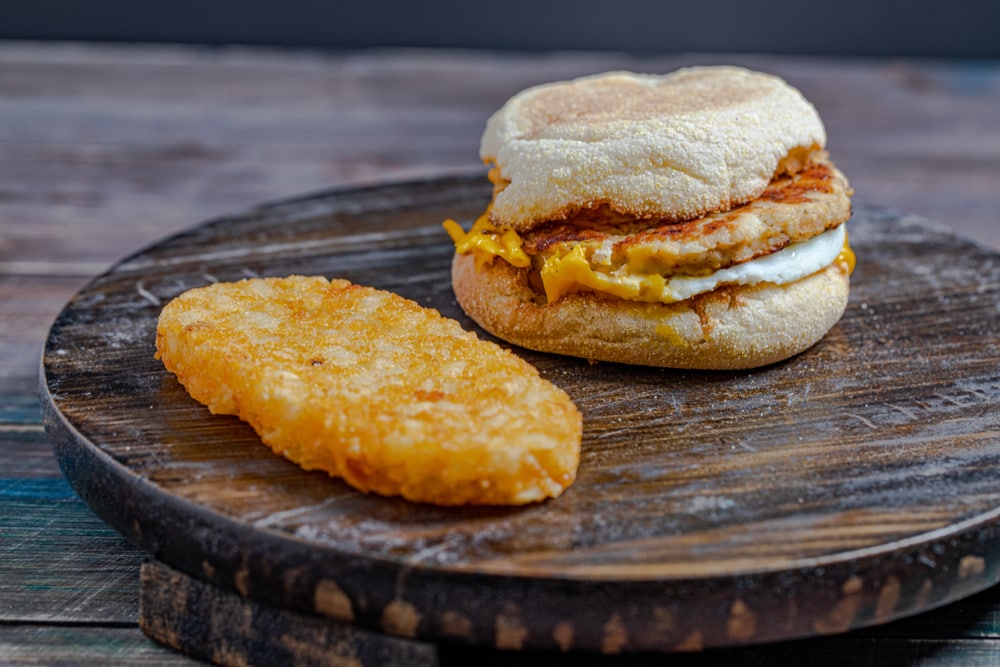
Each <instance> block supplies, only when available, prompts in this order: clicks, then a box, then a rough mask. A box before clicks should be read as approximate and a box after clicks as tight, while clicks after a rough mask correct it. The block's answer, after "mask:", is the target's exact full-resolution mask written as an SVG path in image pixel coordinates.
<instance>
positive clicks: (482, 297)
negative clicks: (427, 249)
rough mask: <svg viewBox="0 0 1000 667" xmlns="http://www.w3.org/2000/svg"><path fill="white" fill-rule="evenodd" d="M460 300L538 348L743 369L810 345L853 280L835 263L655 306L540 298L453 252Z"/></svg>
mask: <svg viewBox="0 0 1000 667" xmlns="http://www.w3.org/2000/svg"><path fill="white" fill-rule="evenodd" d="M452 285H453V288H454V291H455V296H456V297H457V299H458V302H459V304H460V305H461V306H462V308H463V309H464V310H465V312H466V313H468V314H469V316H470V317H472V318H473V319H474V320H475V321H476V322H478V323H479V325H480V326H482V327H483V328H484V329H486V330H487V331H489V332H490V333H492V334H494V335H496V336H498V337H500V338H502V339H504V340H506V341H509V342H511V343H514V344H516V345H520V346H522V347H526V348H529V349H533V350H539V351H543V352H554V353H558V354H566V355H570V356H575V357H583V358H587V359H595V360H600V361H614V362H621V363H627V364H638V365H645V366H663V367H669V368H692V369H720V370H721V369H744V368H754V367H757V366H763V365H766V364H770V363H774V362H776V361H780V360H782V359H787V358H788V357H791V356H793V355H795V354H798V353H799V352H802V351H803V350H805V349H807V348H809V347H811V346H812V345H813V344H815V343H816V342H817V341H819V340H820V338H822V337H823V336H824V335H825V334H826V333H827V331H829V329H830V328H831V327H832V326H833V325H834V324H835V323H836V322H837V320H838V319H840V316H841V315H842V314H843V312H844V308H845V307H846V305H847V295H848V288H849V278H848V274H847V272H846V271H845V270H844V268H843V267H841V266H840V265H839V264H837V263H834V264H833V265H831V266H830V267H828V268H826V269H824V270H823V271H820V272H818V273H815V274H812V275H811V276H808V277H806V278H803V279H801V280H798V281H796V282H794V283H790V284H788V285H783V286H777V285H772V284H761V285H756V286H750V287H723V288H720V289H717V290H715V291H712V292H708V293H706V294H702V295H699V296H697V297H693V298H691V299H688V300H686V301H682V302H677V303H672V304H660V303H641V302H635V301H626V300H624V299H615V298H605V297H602V296H599V295H596V294H592V293H574V294H569V295H566V296H565V297H563V298H562V299H560V300H559V301H556V302H554V303H549V304H542V303H539V300H538V299H537V294H536V293H535V292H534V291H533V290H532V289H531V288H530V286H529V285H528V271H527V270H526V269H517V268H514V267H512V266H510V265H509V264H507V263H506V262H503V261H499V260H496V261H493V262H492V263H491V264H489V265H486V266H484V267H483V268H482V269H481V270H477V269H476V267H475V260H474V258H473V257H471V256H469V255H458V254H456V255H455V258H454V261H453V264H452Z"/></svg>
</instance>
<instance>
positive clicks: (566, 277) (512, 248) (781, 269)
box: [444, 214, 855, 303]
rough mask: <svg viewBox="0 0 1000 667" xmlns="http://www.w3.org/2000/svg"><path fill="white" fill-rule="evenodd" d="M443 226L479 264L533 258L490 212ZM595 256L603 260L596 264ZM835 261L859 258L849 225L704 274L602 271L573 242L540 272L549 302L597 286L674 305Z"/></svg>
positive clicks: (792, 276) (521, 263)
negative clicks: (469, 223) (467, 223)
mask: <svg viewBox="0 0 1000 667" xmlns="http://www.w3.org/2000/svg"><path fill="white" fill-rule="evenodd" d="M444 227H445V229H446V230H448V234H449V235H450V236H451V238H452V240H453V241H454V242H455V249H456V251H457V252H459V253H470V252H471V253H473V254H474V255H475V257H476V266H477V267H482V266H483V265H484V264H488V263H489V262H491V261H492V260H493V258H494V257H500V258H502V259H504V260H506V261H507V262H510V263H511V264H513V265H514V266H517V267H521V268H525V267H528V266H530V265H531V259H530V258H529V257H528V255H527V254H526V253H525V252H524V250H523V249H522V248H521V238H520V237H519V236H518V234H517V232H515V231H513V230H511V229H506V230H504V229H499V228H497V227H495V226H494V225H493V224H492V223H490V222H489V218H488V216H487V214H484V215H482V216H480V217H479V219H477V220H476V223H475V224H474V225H473V227H472V229H471V230H469V232H468V233H466V232H463V231H462V228H461V227H460V226H459V225H458V223H456V222H455V221H454V220H447V221H445V223H444ZM594 260H596V263H597V264H598V266H597V267H595V266H594ZM834 262H836V263H837V264H838V265H839V266H841V268H842V269H843V270H844V271H845V272H846V273H848V274H850V273H851V272H852V271H853V270H854V263H855V257H854V252H853V251H852V250H851V248H850V246H849V245H848V242H847V230H846V226H845V225H840V226H839V227H836V228H835V229H831V230H829V231H826V232H824V233H822V234H820V235H819V236H815V237H813V238H811V239H808V240H806V241H802V242H800V243H793V244H792V245H789V246H787V247H785V248H782V249H781V250H779V251H777V252H773V253H771V254H769V255H765V256H763V257H758V258H757V259H753V260H750V261H749V262H744V263H743V264H737V265H735V266H730V267H727V268H725V269H720V270H718V271H715V272H714V273H711V274H708V275H704V276H683V275H681V276H663V275H660V274H657V273H642V272H637V271H635V270H634V269H633V267H631V266H630V265H625V266H622V267H620V268H618V269H616V270H614V271H606V270H605V271H602V270H600V268H601V267H600V265H601V264H604V262H602V261H601V257H599V256H597V253H595V256H594V257H592V258H590V259H588V258H587V256H586V253H585V252H584V248H583V246H573V247H572V248H571V249H570V250H568V251H567V252H565V253H563V254H561V255H553V256H550V257H547V258H546V259H545V262H544V264H543V266H542V268H541V271H540V274H541V279H542V286H543V288H544V290H545V296H546V298H547V299H548V300H549V302H553V301H557V300H558V299H560V298H562V297H563V296H564V295H566V294H568V293H570V292H574V291H578V290H581V289H582V290H593V291H596V292H600V293H603V294H608V295H611V296H616V297H619V298H622V299H628V300H631V301H647V302H654V303H657V302H658V303H673V302H676V301H683V300H685V299H690V298H691V297H693V296H696V295H698V294H703V293H705V292H710V291H712V290H714V289H716V288H718V287H720V286H722V285H755V284H757V283H765V282H766V283H773V284H777V285H784V284H787V283H791V282H794V281H796V280H799V279H801V278H805V277H806V276H808V275H811V274H813V273H815V272H817V271H819V270H821V269H823V268H825V267H827V266H829V265H830V264H832V263H834Z"/></svg>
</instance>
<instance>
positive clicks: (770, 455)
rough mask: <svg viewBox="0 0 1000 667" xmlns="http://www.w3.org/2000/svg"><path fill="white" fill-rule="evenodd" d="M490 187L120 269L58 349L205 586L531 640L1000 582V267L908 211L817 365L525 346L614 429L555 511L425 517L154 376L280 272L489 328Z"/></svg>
mask: <svg viewBox="0 0 1000 667" xmlns="http://www.w3.org/2000/svg"><path fill="white" fill-rule="evenodd" d="M489 194H490V185H489V183H487V182H486V181H485V179H484V178H482V177H480V176H478V175H477V176H476V177H455V178H450V179H440V180H433V181H426V182H415V183H405V184H397V185H388V186H380V187H374V188H368V189H361V190H350V191H336V192H331V193H324V194H321V195H317V196H312V197H308V198H303V199H298V200H293V201H287V202H279V203H277V204H273V205H267V206H263V207H260V208H258V209H256V210H253V211H251V212H250V213H248V214H245V215H240V216H235V217H231V218H225V219H221V220H216V221H213V222H211V223H207V224H204V225H202V226H199V227H197V228H195V229H192V230H191V231H189V232H187V233H184V234H181V235H179V236H176V237H173V238H171V239H168V240H166V241H164V242H162V243H159V244H157V245H155V246H153V247H150V248H148V249H147V250H144V251H142V252H140V253H138V254H136V255H134V256H132V257H129V258H127V259H125V260H124V261H122V262H121V263H119V264H118V265H116V266H115V267H114V268H112V269H111V270H110V271H108V272H107V273H106V274H105V275H103V276H100V277H98V278H97V279H95V280H94V281H93V282H92V283H91V284H90V285H89V286H87V287H86V288H85V289H83V290H82V291H81V292H80V293H79V294H78V295H77V296H76V297H75V298H74V299H73V300H72V301H71V302H70V303H69V304H68V305H67V306H66V308H65V310H64V311H63V312H62V313H61V314H60V315H59V317H58V319H57V320H56V322H55V323H54V325H53V327H52V330H51V332H50V335H49V338H48V341H47V344H46V347H45V351H44V357H43V368H42V379H41V393H42V403H43V410H44V413H45V421H46V425H47V428H48V429H49V431H50V433H51V434H52V436H53V442H54V449H55V452H56V455H57V457H58V459H59V461H60V463H61V465H62V466H63V470H64V471H65V474H66V476H67V478H68V479H69V480H70V482H71V483H72V485H73V486H74V488H76V490H77V491H78V492H79V493H80V495H81V496H82V497H83V498H84V500H85V501H86V502H87V503H88V504H89V505H90V506H91V507H92V508H93V510H94V511H95V512H96V513H97V514H98V515H99V516H101V517H102V518H103V519H104V520H106V521H107V522H109V523H110V524H112V525H113V526H115V527H116V528H117V529H118V530H120V531H121V532H122V533H124V534H125V535H126V536H127V537H128V538H129V539H130V540H132V541H134V542H135V543H136V544H138V545H140V546H141V547H142V548H143V549H145V550H146V551H148V552H149V553H150V554H151V555H152V556H153V557H154V558H156V559H158V560H160V561H162V562H164V563H166V564H168V565H170V566H171V567H173V568H176V569H177V570H179V571H181V572H183V573H186V574H187V575H189V576H192V577H196V578H198V579H201V580H203V581H205V582H207V583H210V584H213V585H215V586H219V587H222V588H223V589H226V590H233V591H236V592H238V593H239V594H241V595H243V596H246V597H248V598H250V599H252V600H259V601H261V602H264V603H267V604H270V605H274V606H276V607H277V608H280V609H288V610H291V611H295V612H306V613H313V614H319V615H321V616H328V617H331V618H335V619H339V620H347V621H350V622H351V623H354V624H356V625H357V626H359V627H361V628H367V629H375V630H378V631H384V632H386V633H389V634H393V635H399V636H404V637H413V638H425V639H429V640H447V641H452V640H453V641H458V642H470V643H474V644H479V645H487V646H493V645H495V646H498V647H501V648H534V647H538V648H546V647H548V648H558V649H561V650H575V649H586V650H602V651H606V652H616V651H628V650H654V651H670V650H692V649H699V648H704V647H712V646H725V645H742V644H749V643H755V642H764V641H772V640H777V639H783V638H791V637H804V636H812V635H817V634H824V633H835V632H841V631H845V630H848V629H850V628H855V627H861V626H865V625H870V624H874V623H879V622H884V621H888V620H890V619H893V618H898V617H901V616H905V615H909V614H913V613H916V612H919V611H921V610H925V609H929V608H931V607H933V606H937V605H940V604H944V603H946V602H949V601H951V600H955V599H958V598H960V597H962V596H965V595H968V594H971V593H973V592H975V591H978V590H981V589H983V588H985V587H987V586H989V585H991V584H993V583H994V582H996V581H997V575H998V572H1000V532H998V524H997V515H998V512H1000V419H998V417H997V410H996V405H997V403H998V402H1000V343H998V332H1000V307H998V304H1000V256H998V255H997V254H996V253H994V252H992V251H989V250H986V249H983V248H981V247H977V246H975V245H973V244H971V243H969V242H967V241H964V240H961V239H958V238H955V237H954V236H952V235H950V234H949V233H947V232H944V231H941V230H938V229H936V228H934V227H932V226H931V225H929V224H928V223H926V222H925V221H922V220H919V219H914V218H911V217H907V216H904V215H900V214H897V213H894V212H891V211H885V210H881V209H877V208H871V207H864V206H860V207H858V208H857V210H856V212H855V216H854V218H853V220H852V221H851V223H850V227H849V229H850V233H851V239H852V245H853V246H854V248H855V249H856V251H857V255H858V269H857V271H856V273H855V274H854V278H853V289H852V294H851V301H850V305H849V307H848V309H847V312H846V314H845V315H844V317H843V319H842V320H841V321H840V323H839V324H837V326H836V327H834V329H833V330H832V331H831V332H830V333H829V334H828V335H827V336H826V338H825V339H823V340H822V341H821V342H820V343H819V344H818V345H816V346H815V347H814V348H812V349H810V350H808V351H807V352H805V353H803V354H801V355H799V356H798V357H796V358H794V359H791V360H789V361H787V362H783V363H780V364H776V365H774V366H770V367H767V368H763V369H759V370H756V371H752V372H691V371H672V370H664V369H651V368H641V367H627V366H622V365H616V364H607V363H598V364H590V363H587V362H586V361H583V360H578V359H572V358H563V357H557V356H553V355H546V354H540V353H534V352H529V351H525V350H520V349H516V350H515V351H516V352H517V353H518V354H521V355H523V356H524V357H525V358H526V359H528V360H529V361H530V362H531V363H533V364H535V365H536V366H537V367H538V368H539V369H540V371H541V373H542V374H543V375H544V376H545V377H547V378H549V379H551V380H552V381H553V382H555V383H556V384H558V385H560V386H561V387H563V388H565V390H566V391H567V392H568V393H569V394H570V395H571V396H572V398H573V399H574V400H575V402H576V403H577V405H578V406H579V408H580V410H581V411H582V412H583V415H584V441H583V454H582V461H581V464H580V470H579V476H578V479H577V481H576V483H575V484H574V485H573V486H572V487H571V488H570V489H569V490H568V491H567V492H566V493H565V494H564V495H563V496H562V497H560V498H558V499H556V500H552V501H549V502H545V503H540V504H535V505H531V506H528V507H521V508H515V509H506V508H437V507H431V506H423V505H416V504H411V503H408V502H405V501H403V500H399V499H394V498H381V497H377V496H366V495H363V494H361V493H358V492H356V491H354V490H352V489H350V488H349V487H347V486H346V485H345V484H343V483H342V482H340V481H339V480H336V479H331V478H329V477H327V476H325V475H323V474H316V473H306V472H303V471H301V470H300V469H299V468H297V467H296V466H295V465H293V464H291V463H289V462H287V461H285V460H284V459H282V458H280V457H277V456H274V455H273V454H272V453H271V452H270V450H268V449H267V448H266V447H264V446H262V445H261V444H260V442H259V441H258V439H257V437H256V436H255V434H254V433H253V432H252V430H251V429H250V428H249V427H247V426H246V425H244V424H243V423H241V422H239V421H238V420H236V419H235V418H230V417H218V416H211V415H210V414H209V413H208V411H207V410H206V409H205V408H203V407H202V406H201V405H199V404H197V403H195V402H194V401H193V400H191V399H190V398H189V397H188V396H187V394H186V393H185V392H184V390H183V389H182V388H181V387H180V386H179V385H178V384H177V382H176V381H175V379H174V378H173V376H171V375H170V374H168V373H167V372H165V370H164V369H163V367H162V366H161V365H160V363H159V362H157V361H155V360H154V359H153V351H154V332H155V325H156V318H157V316H158V314H159V311H160V308H161V306H162V305H163V304H164V303H166V302H167V301H168V300H169V299H171V298H172V297H174V296H176V295H178V294H180V293H181V292H182V291H184V290H187V289H189V288H192V287H196V286H200V285H204V284H207V283H209V282H212V281H216V280H224V281H229V280H236V279H240V278H244V277H247V276H257V275H286V274H292V273H299V274H322V275H326V276H330V277H342V278H347V279H349V280H352V281H354V282H357V283H360V284H365V285H372V286H375V287H379V288H383V289H387V290H392V291H395V292H398V293H400V294H402V295H404V296H406V297H409V298H411V299H414V300H416V301H417V302H419V303H420V304H422V305H425V306H430V307H434V308H437V309H439V310H440V311H441V312H442V313H443V314H445V315H447V316H449V317H453V318H456V319H458V320H460V321H461V322H462V323H463V325H464V326H466V327H467V328H475V326H474V325H473V324H472V322H471V321H470V320H469V319H468V318H467V317H465V315H464V314H463V313H462V312H461V310H460V309H459V308H458V306H457V305H456V304H455V301H454V297H453V295H452V292H451V286H450V282H449V266H450V260H451V255H452V246H451V244H450V242H449V240H448V238H447V236H446V234H445V233H444V231H443V230H442V229H441V226H440V223H441V221H442V220H443V219H444V218H446V217H455V218H456V219H458V220H460V221H465V222H468V221H469V220H471V219H472V218H474V217H475V216H476V215H478V214H479V213H480V211H481V210H482V209H483V207H484V206H485V205H486V203H487V201H488V199H489ZM479 333H480V334H481V335H482V336H483V337H488V336H487V335H486V334H485V333H483V332H481V331H480V332H479Z"/></svg>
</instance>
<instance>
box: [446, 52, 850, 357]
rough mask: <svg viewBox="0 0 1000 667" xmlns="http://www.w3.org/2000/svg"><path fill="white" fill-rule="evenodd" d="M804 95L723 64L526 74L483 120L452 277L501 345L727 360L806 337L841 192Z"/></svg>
mask: <svg viewBox="0 0 1000 667" xmlns="http://www.w3.org/2000/svg"><path fill="white" fill-rule="evenodd" d="M825 145H826V133H825V129H824V127H823V124H822V121H821V120H820V117H819V115H818V114H817V112H816V109H815V108H814V107H813V106H812V104H810V103H809V102H808V101H807V100H806V99H805V98H804V97H803V96H802V94H801V93H800V92H799V91H797V90H795V89H794V88H792V87H791V86H789V85H788V84H787V83H785V82H784V81H782V80H781V79H779V78H777V77H774V76H771V75H767V74H762V73H758V72H753V71H749V70H745V69H740V68H735V67H699V68H689V69H683V70H679V71H677V72H674V73H672V74H668V75H664V76H656V75H641V74H633V73H627V72H612V73H607V74H602V75H597V76H592V77H585V78H581V79H576V80H573V81H568V82H559V83H553V84H546V85H541V86H537V87H534V88H529V89H528V90H525V91H523V92H521V93H519V94H517V95H515V96H514V97H513V98H511V99H510V100H509V101H508V102H507V103H506V104H505V105H504V106H503V107H502V108H501V109H500V110H499V111H497V112H496V113H495V114H494V115H493V116H492V117H491V118H490V119H489V121H488V123H487V126H486V130H485V132H484V134H483V137H482V141H481V147H480V156H481V157H482V159H483V160H484V161H485V162H486V163H487V164H488V165H489V166H490V170H489V178H490V180H491V181H492V183H493V186H494V188H493V199H492V202H491V203H490V205H489V207H488V209H487V210H486V212H485V213H484V214H483V215H482V216H481V217H480V218H479V219H478V220H476V221H475V223H474V224H473V225H472V227H471V229H469V230H468V231H466V230H464V229H463V228H462V227H461V226H460V225H459V224H458V223H456V222H455V221H453V220H448V221H446V222H445V228H446V229H447V230H448V233H449V234H450V235H451V237H452V240H453V241H454V243H455V246H456V253H455V257H454V260H453V264H452V284H453V288H454V292H455V295H456V298H457V300H458V302H459V304H460V305H461V306H462V308H463V309H464V310H465V312H466V313H467V314H468V315H469V316H470V317H471V318H472V319H473V320H475V321H476V322H477V323H478V324H479V325H480V326H482V327H483V328H484V329H486V330H487V331H489V332H490V333H492V334H494V335H496V336H497V337H499V338H501V339H504V340H506V341H508V342H511V343H514V344H517V345H520V346H523V347H527V348H530V349H534V350H540V351H545V352H555V353H560V354H566V355H572V356H577V357H584V358H588V359H592V360H604V361H615V362H623V363H630V364H642V365H651V366H665V367H674V368H701V369H741V368H752V367H756V366H762V365H765V364H769V363H773V362H776V361H779V360H782V359H786V358H788V357H791V356H793V355H795V354H797V353H799V352H801V351H803V350H805V349H807V348H808V347H810V346H812V345H813V344H815V343H816V342H817V341H819V340H820V339H821V338H822V337H823V336H824V335H825V334H826V333H827V332H828V331H829V330H830V328H832V327H833V326H834V324H835V323H836V322H837V321H838V319H839V318H840V317H841V315H842V314H843V312H844V309H845V307H846V304H847V297H848V289H849V277H850V274H851V272H852V270H853V266H854V255H853V253H852V252H851V250H850V248H849V246H848V243H847V231H846V225H845V223H846V222H847V220H848V219H849V218H850V215H851V200H850V198H851V195H852V191H851V188H850V186H849V184H848V182H847V179H846V178H845V177H844V175H843V174H842V173H840V171H838V170H837V168H836V167H835V166H834V164H833V162H832V161H831V159H830V157H829V154H828V153H827V152H826V150H825Z"/></svg>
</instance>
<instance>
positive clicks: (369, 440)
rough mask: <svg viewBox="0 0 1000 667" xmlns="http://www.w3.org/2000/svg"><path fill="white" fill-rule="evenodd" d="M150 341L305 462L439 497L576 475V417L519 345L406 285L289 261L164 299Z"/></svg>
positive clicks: (484, 497) (216, 406) (518, 500)
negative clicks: (330, 274) (303, 271)
mask: <svg viewBox="0 0 1000 667" xmlns="http://www.w3.org/2000/svg"><path fill="white" fill-rule="evenodd" d="M156 346H157V356H158V357H159V358H160V359H161V360H162V361H163V364H164V365H165V366H166V368H167V369H168V370H170V371H171V372H172V373H174V374H175V375H176V376H177V378H178V380H179V381H180V382H181V384H183V385H184V387H185V388H186V389H187V390H188V392H189V393H190V394H191V396H192V397H193V398H195V399H196V400H198V401H200V402H202V403H204V404H205V405H207V406H208V407H209V408H210V409H211V411H212V412H214V413H223V414H233V415H237V416H239V417H240V418H241V419H243V420H245V421H247V422H248V423H249V424H250V425H251V426H252V427H253V428H254V430H256V431H257V433H258V434H259V435H260V436H261V440H262V441H263V442H264V443H265V444H267V445H268V446H270V447H271V448H272V449H273V450H274V451H275V452H276V453H278V454H281V455H283V456H285V457H287V458H288V459H290V460H291V461H294V462H295V463H297V464H299V465H300V466H302V467H303V468H305V469H307V470H324V471H326V472H328V473H330V474H331V475H336V476H338V477H342V478H343V479H344V480H345V481H346V482H347V483H349V484H350V485H352V486H353V487H355V488H357V489H360V490H362V491H374V492H376V493H380V494H383V495H401V496H403V497H404V498H407V499H409V500H414V501H418V502H430V503H437V504H441V505H459V504H464V503H470V504H514V505H518V504H523V503H527V502H533V501H538V500H541V499H543V498H545V497H548V496H557V495H559V494H560V493H561V492H562V491H563V489H565V488H566V487H567V486H568V485H569V484H570V483H571V482H572V481H573V479H574V477H575V475H576V467H577V464H578V461H579V448H580V438H581V433H582V420H581V416H580V413H579V411H578V410H577V409H576V407H575V406H574V405H573V403H572V402H571V401H570V399H569V397H568V396H567V395H566V393H565V392H563V391H562V390H561V389H559V388H557V387H556V386H554V385H553V384H552V383H550V382H548V381H547V380H545V379H543V378H541V377H540V376H539V375H538V371H537V370H536V369H535V368H533V367H532V366H531V365H530V364H528V363H527V362H525V361H524V360H523V359H521V358H519V357H517V356H516V355H514V354H512V353H510V352H509V351H507V350H504V349H503V348H501V347H499V346H497V345H494V344H492V343H488V342H486V341H482V340H479V339H478V338H476V336H475V335H474V334H472V333H471V332H467V331H463V330H462V328H461V327H460V326H459V324H458V323H457V322H455V321H454V320H450V319H446V318H443V317H441V315H440V314H439V313H438V312H437V311H434V310H430V309H426V308H422V307H421V306H419V305H418V304H416V303H414V302H413V301H409V300H407V299H404V298H403V297H401V296H398V295H396V294H392V293H390V292H386V291H383V290H376V289H372V288H370V287H362V286H359V285H353V284H351V283H349V282H347V281H345V280H335V281H327V280H326V279H325V278H322V277H318V276H316V277H303V276H290V277H288V278H266V279H253V280H245V281H241V282H237V283H217V284H214V285H211V286H208V287H203V288H198V289H194V290H190V291H188V292H185V293H184V294H182V295H180V296H179V297H177V298H176V299H174V300H172V301H171V302H170V303H168V304H167V305H166V306H165V307H164V309H163V311H162V313H161V315H160V318H159V322H158V324H157V331H156Z"/></svg>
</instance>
